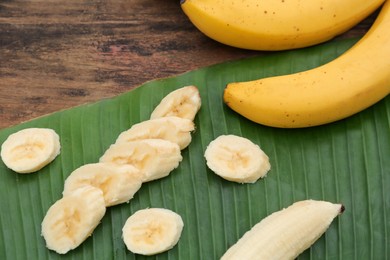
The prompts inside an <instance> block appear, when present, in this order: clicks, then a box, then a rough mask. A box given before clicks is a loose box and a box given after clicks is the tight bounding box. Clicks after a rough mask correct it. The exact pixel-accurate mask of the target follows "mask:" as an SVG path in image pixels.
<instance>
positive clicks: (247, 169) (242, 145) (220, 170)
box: [204, 135, 271, 183]
mask: <svg viewBox="0 0 390 260" xmlns="http://www.w3.org/2000/svg"><path fill="white" fill-rule="evenodd" d="M204 156H205V158H206V161H207V166H208V167H209V168H210V169H211V170H212V171H213V172H215V173H216V174H217V175H219V176H221V177H222V178H224V179H226V180H229V181H235V182H238V183H254V182H256V181H257V180H258V179H259V178H261V177H264V176H265V175H266V174H267V172H268V171H269V170H270V169H271V165H270V162H269V158H268V156H267V155H266V154H265V153H264V152H263V150H261V149H260V147H259V146H258V145H256V144H254V143H253V142H251V141H250V140H248V139H246V138H244V137H240V136H235V135H221V136H219V137H217V138H216V139H214V140H213V141H211V142H210V144H209V145H208V146H207V148H206V151H205V153H204Z"/></svg>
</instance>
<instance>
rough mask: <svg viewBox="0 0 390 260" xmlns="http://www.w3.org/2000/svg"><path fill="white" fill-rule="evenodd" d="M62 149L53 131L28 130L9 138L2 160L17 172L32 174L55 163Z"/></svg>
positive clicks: (45, 129) (44, 129)
mask: <svg viewBox="0 0 390 260" xmlns="http://www.w3.org/2000/svg"><path fill="white" fill-rule="evenodd" d="M60 147H61V146H60V138H59V136H58V134H57V133H56V132H55V131H54V130H53V129H49V128H26V129H23V130H20V131H18V132H16V133H13V134H11V135H10V136H8V138H7V139H6V140H5V141H4V143H3V144H2V146H1V158H2V160H3V162H4V164H5V165H6V166H7V167H8V168H10V169H11V170H13V171H15V172H18V173H32V172H36V171H38V170H40V169H42V168H43V167H44V166H46V165H47V164H49V163H50V162H51V161H53V160H54V159H55V158H56V156H57V155H58V154H59V153H60Z"/></svg>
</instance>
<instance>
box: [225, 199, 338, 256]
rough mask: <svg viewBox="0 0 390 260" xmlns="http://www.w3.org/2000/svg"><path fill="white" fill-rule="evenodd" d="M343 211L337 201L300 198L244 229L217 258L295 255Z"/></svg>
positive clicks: (308, 245)
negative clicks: (234, 242)
mask: <svg viewBox="0 0 390 260" xmlns="http://www.w3.org/2000/svg"><path fill="white" fill-rule="evenodd" d="M343 211H344V206H343V205H341V204H333V203H330V202H326V201H315V200H304V201H299V202H296V203H294V204H292V205H291V206H290V207H288V208H286V209H283V210H281V211H278V212H275V213H273V214H271V215H269V216H268V217H266V218H264V219H263V220H261V221H260V222H259V223H258V224H256V225H255V226H254V227H253V228H252V229H251V230H249V231H248V232H246V233H245V234H244V236H243V237H242V238H240V239H239V240H238V242H237V243H236V244H234V245H233V246H232V247H231V248H229V249H228V250H227V252H226V253H225V254H224V255H223V256H222V258H221V260H228V259H275V260H276V259H281V260H282V259H283V260H285V259H295V258H296V257H297V256H298V255H299V254H301V253H302V252H303V251H304V250H306V249H307V248H309V247H310V246H311V245H312V244H314V242H315V241H316V240H317V239H318V238H320V237H321V236H322V234H323V233H324V232H325V231H326V230H327V229H328V227H329V225H330V224H331V223H332V221H333V219H334V218H335V217H337V216H338V215H339V214H341V213H342V212H343Z"/></svg>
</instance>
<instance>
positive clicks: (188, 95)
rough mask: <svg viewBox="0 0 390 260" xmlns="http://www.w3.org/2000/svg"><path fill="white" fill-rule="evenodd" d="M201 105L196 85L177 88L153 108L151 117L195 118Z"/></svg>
mask: <svg viewBox="0 0 390 260" xmlns="http://www.w3.org/2000/svg"><path fill="white" fill-rule="evenodd" d="M200 107H201V99H200V95H199V90H198V88H197V87H195V86H186V87H182V88H179V89H176V90H174V91H172V92H171V93H169V94H168V95H166V96H165V97H164V98H163V99H162V100H161V102H160V104H158V105H157V107H156V108H155V109H154V110H153V112H152V114H151V116H150V118H151V119H154V118H160V117H166V116H177V117H181V118H186V119H189V120H194V118H195V115H196V113H198V111H199V109H200Z"/></svg>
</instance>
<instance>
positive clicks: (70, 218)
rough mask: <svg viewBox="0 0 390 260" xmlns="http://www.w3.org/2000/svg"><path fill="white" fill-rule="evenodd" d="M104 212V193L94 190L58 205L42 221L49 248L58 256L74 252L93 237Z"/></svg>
mask: <svg viewBox="0 0 390 260" xmlns="http://www.w3.org/2000/svg"><path fill="white" fill-rule="evenodd" d="M105 212H106V207H105V202H104V197H103V192H102V191H101V190H100V189H98V188H95V187H92V186H84V187H82V188H80V189H78V190H76V191H74V192H73V193H72V194H69V196H66V197H63V198H62V199H60V200H58V201H56V202H55V203H54V204H53V205H52V206H51V207H50V208H49V210H48V211H47V213H46V215H45V218H44V219H43V221H42V236H43V237H44V239H45V241H46V246H47V248H49V249H51V250H54V251H56V252H57V253H59V254H65V253H67V252H68V251H70V250H72V249H75V248H76V247H78V246H79V245H80V244H81V243H82V242H83V241H84V240H85V239H87V238H88V237H89V236H90V235H91V234H92V232H93V230H94V229H95V228H96V226H97V225H98V224H99V223H100V221H101V219H102V218H103V216H104V214H105Z"/></svg>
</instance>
